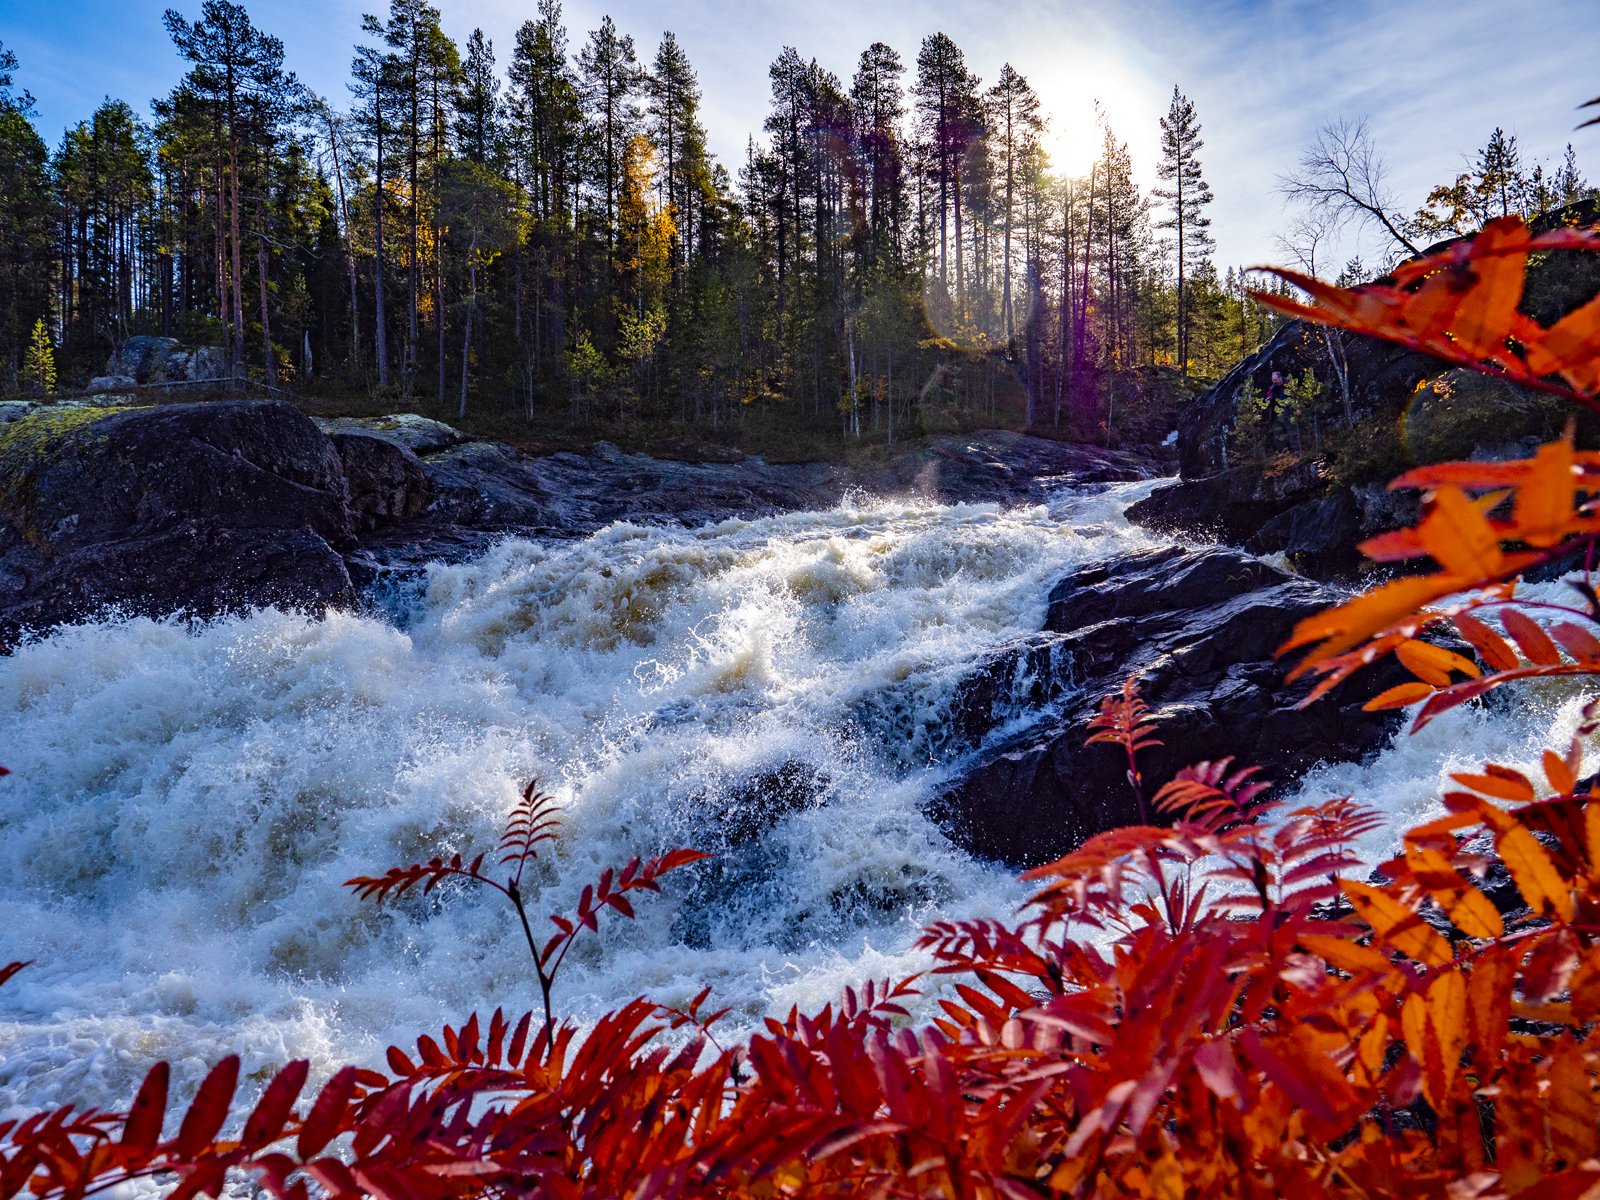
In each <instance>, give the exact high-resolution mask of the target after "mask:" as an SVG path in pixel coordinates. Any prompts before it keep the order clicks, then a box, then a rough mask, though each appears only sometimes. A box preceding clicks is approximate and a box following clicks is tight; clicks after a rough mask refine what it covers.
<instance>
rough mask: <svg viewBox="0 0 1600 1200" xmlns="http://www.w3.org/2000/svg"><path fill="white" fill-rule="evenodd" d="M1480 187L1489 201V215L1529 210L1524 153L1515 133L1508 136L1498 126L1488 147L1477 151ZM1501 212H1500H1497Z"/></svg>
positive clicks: (1507, 214) (1505, 214)
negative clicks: (1518, 146) (1523, 164)
mask: <svg viewBox="0 0 1600 1200" xmlns="http://www.w3.org/2000/svg"><path fill="white" fill-rule="evenodd" d="M1477 165H1478V187H1479V189H1480V190H1481V191H1482V193H1483V195H1484V197H1485V198H1486V200H1487V202H1488V203H1487V206H1486V207H1487V208H1488V209H1489V215H1490V216H1501V217H1504V216H1509V215H1510V214H1512V213H1521V212H1523V211H1525V209H1526V208H1527V188H1528V180H1527V176H1526V175H1525V174H1524V173H1523V170H1522V154H1521V151H1519V150H1518V149H1517V138H1516V135H1515V134H1512V135H1510V136H1507V134H1506V131H1505V130H1503V129H1501V128H1500V127H1499V126H1496V127H1495V131H1494V132H1493V133H1492V134H1490V135H1489V142H1488V145H1486V146H1484V148H1483V149H1482V150H1480V151H1478V164H1477ZM1496 210H1498V211H1496Z"/></svg>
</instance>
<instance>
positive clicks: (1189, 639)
mask: <svg viewBox="0 0 1600 1200" xmlns="http://www.w3.org/2000/svg"><path fill="white" fill-rule="evenodd" d="M1338 598H1339V597H1338V594H1337V593H1336V592H1334V591H1333V589H1331V588H1328V587H1325V586H1323V585H1320V584H1316V583H1312V582H1310V581H1308V580H1304V579H1298V578H1295V577H1294V576H1291V575H1288V574H1286V573H1284V572H1281V571H1278V570H1276V569H1275V568H1273V567H1271V566H1269V565H1268V564H1266V563H1264V562H1262V561H1260V560H1259V559H1256V558H1253V557H1251V556H1249V555H1246V554H1242V553H1240V552H1238V551H1234V550H1229V549H1224V548H1217V547H1210V548H1205V549H1201V550H1186V549H1182V548H1178V547H1168V548H1164V549H1159V550H1151V551H1147V552H1145V553H1142V554H1136V555H1130V556H1128V557H1126V558H1123V559H1119V560H1116V561H1114V562H1108V563H1100V564H1095V565H1093V566H1089V567H1085V568H1082V569H1080V570H1078V571H1076V572H1074V573H1073V574H1072V575H1070V576H1069V577H1067V578H1066V579H1064V580H1062V581H1061V583H1059V584H1058V585H1057V586H1056V588H1055V589H1054V591H1053V592H1052V593H1051V597H1050V607H1049V612H1048V615H1047V617H1046V620H1045V628H1044V630H1043V631H1042V632H1041V634H1040V635H1038V636H1037V637H1036V638H1033V639H1028V640H1026V641H1025V642H1024V643H1023V644H1021V645H1019V646H1017V647H1015V648H1014V651H1013V657H1014V658H1017V659H1019V660H1027V659H1028V658H1029V657H1032V658H1033V659H1034V660H1035V661H1036V662H1038V661H1040V660H1041V656H1048V661H1050V662H1052V663H1053V664H1055V665H1054V666H1053V667H1052V669H1051V670H1050V671H1049V672H1040V673H1038V674H1037V678H1039V679H1040V683H1039V688H1040V697H1041V700H1042V701H1043V702H1045V703H1047V704H1053V705H1054V708H1053V710H1052V711H1051V714H1050V715H1049V716H1047V717H1046V718H1045V719H1044V720H1042V721H1040V722H1039V723H1037V724H1035V725H1034V726H1032V727H1031V728H1029V729H1027V730H1026V731H1025V732H1022V733H1020V734H1017V735H1015V736H1012V737H1009V738H1002V739H1000V740H998V741H991V742H989V743H987V744H985V745H984V746H983V747H982V749H981V750H979V751H978V753H977V755H976V756H975V761H974V763H973V765H972V766H971V768H970V769H969V770H968V771H967V772H966V773H965V774H964V775H963V777H962V778H961V779H960V780H958V781H957V782H956V783H955V784H954V785H953V786H952V787H951V788H950V789H949V790H948V791H946V792H945V793H944V794H943V795H942V796H940V797H939V798H938V799H937V800H936V801H935V802H934V804H933V806H932V812H933V814H934V815H935V817H936V818H937V819H939V820H940V821H941V822H942V823H943V824H944V826H945V828H946V829H947V830H949V832H950V835H951V837H952V838H953V839H954V840H955V841H956V842H957V843H958V844H960V845H962V846H964V847H966V848H967V849H969V850H971V851H972V852H973V853H976V854H980V855H983V856H984V857H988V858H995V859H999V860H1001V861H1003V862H1006V863H1008V864H1010V865H1012V866H1018V867H1021V866H1030V865H1035V864H1038V863H1041V862H1047V861H1049V860H1051V859H1053V858H1057V857H1059V856H1060V855H1062V854H1064V853H1066V852H1067V851H1068V850H1071V849H1072V848H1073V847H1075V846H1077V845H1079V844H1081V843H1082V842H1083V841H1084V840H1085V839H1087V838H1089V837H1091V836H1093V835H1094V834H1096V833H1100V832H1102V831H1104V830H1106V829H1111V828H1115V827H1117V826H1120V825H1128V824H1133V823H1136V822H1138V821H1140V820H1141V816H1142V814H1141V813H1140V810H1139V806H1138V804H1137V802H1136V800H1135V799H1134V797H1133V795H1132V793H1131V790H1130V789H1129V787H1128V783H1127V779H1126V762H1125V759H1124V757H1123V755H1122V753H1121V751H1120V750H1119V749H1117V748H1116V747H1111V746H1106V745H1096V746H1085V745H1084V744H1083V740H1084V737H1085V734H1086V729H1087V725H1088V722H1089V720H1090V719H1091V718H1092V717H1093V715H1094V714H1095V712H1096V711H1098V708H1099V702H1100V699H1101V698H1102V697H1103V696H1105V695H1107V694H1109V693H1111V692H1113V691H1116V690H1118V689H1119V688H1120V687H1121V684H1122V681H1123V679H1124V678H1125V677H1126V676H1128V675H1130V674H1132V675H1136V676H1137V677H1138V678H1139V680H1140V684H1141V688H1142V691H1143V694H1144V696H1145V699H1146V701H1147V702H1148V703H1149V704H1150V706H1151V708H1152V710H1153V715H1154V717H1155V719H1156V721H1157V722H1158V723H1159V726H1160V737H1161V740H1162V742H1163V745H1162V746H1160V747H1156V748H1153V749H1152V750H1150V751H1148V752H1147V753H1146V754H1144V755H1143V756H1142V757H1141V762H1140V765H1141V768H1142V770H1143V772H1144V776H1145V778H1146V779H1147V780H1149V781H1151V784H1150V786H1149V789H1148V790H1150V791H1152V792H1153V791H1154V786H1155V785H1157V784H1159V783H1160V782H1162V781H1164V780H1166V779H1168V778H1170V777H1171V776H1172V774H1173V773H1175V772H1176V771H1177V770H1178V769H1179V768H1181V767H1183V766H1186V765H1188V764H1190V763H1193V762H1198V761H1202V760H1207V759H1217V758H1221V757H1224V756H1227V755H1232V756H1234V757H1235V758H1236V759H1237V761H1238V762H1239V763H1241V764H1245V763H1250V764H1255V765H1258V766H1260V767H1262V768H1263V770H1264V772H1265V774H1266V776H1267V777H1268V778H1272V779H1277V780H1287V779H1290V778H1293V777H1295V776H1298V775H1299V774H1300V773H1301V772H1303V771H1305V770H1306V769H1307V768H1308V767H1311V766H1313V765H1314V764H1316V763H1317V762H1319V761H1324V760H1327V761H1341V760H1347V759H1357V758H1361V757H1363V756H1365V755H1366V754H1368V753H1370V752H1372V751H1374V750H1377V749H1378V748H1379V747H1380V746H1382V745H1383V744H1384V743H1385V742H1386V741H1387V739H1388V737H1389V736H1390V734H1391V733H1392V732H1393V731H1394V729H1395V726H1396V718H1395V717H1394V716H1393V715H1392V714H1373V713H1365V712H1362V711H1361V703H1362V701H1364V700H1366V699H1367V698H1369V697H1370V696H1371V695H1373V694H1375V693H1376V692H1377V691H1379V690H1381V689H1382V688H1383V687H1384V686H1388V684H1389V683H1390V682H1392V680H1391V679H1390V678H1389V676H1388V674H1387V673H1386V672H1385V671H1384V670H1374V671H1370V672H1367V673H1366V674H1365V675H1364V676H1360V677H1358V678H1357V679H1356V680H1354V681H1352V682H1351V683H1350V684H1348V685H1346V686H1345V688H1344V689H1341V690H1340V691H1336V692H1335V693H1334V695H1332V696H1330V697H1327V698H1324V699H1323V700H1321V701H1319V702H1318V703H1317V704H1316V705H1315V706H1314V707H1313V708H1310V709H1307V710H1299V709H1296V708H1295V704H1296V703H1297V702H1298V700H1299V699H1300V698H1301V697H1302V696H1303V695H1304V694H1305V691H1306V690H1307V689H1306V685H1305V684H1304V683H1300V684H1297V685H1294V686H1288V685H1285V683H1284V682H1283V673H1284V668H1283V665H1282V664H1280V663H1279V662H1277V661H1276V660H1275V659H1274V658H1273V652H1274V650H1275V649H1276V648H1277V646H1278V645H1279V644H1281V642H1282V641H1283V639H1284V638H1285V637H1286V636H1287V635H1288V633H1289V631H1290V629H1291V628H1292V627H1293V626H1294V624H1295V622H1296V621H1298V620H1299V619H1300V618H1302V617H1304V616H1307V615H1309V614H1311V613H1313V612H1316V611H1319V610H1321V609H1323V608H1326V607H1327V606H1328V605H1329V604H1331V603H1334V602H1336V601H1337V599H1338ZM995 672H996V667H995V664H991V665H990V666H989V668H988V669H987V670H980V671H979V672H976V673H975V675H974V677H973V678H972V680H971V681H970V683H969V684H968V686H967V688H965V689H964V691H965V692H966V693H968V694H970V695H971V696H973V697H974V700H973V701H972V703H973V704H974V705H975V706H976V707H977V708H978V709H980V710H981V708H982V706H983V699H982V698H983V697H984V696H985V695H986V694H987V692H988V691H989V690H992V689H993V688H994V687H995V684H994V678H995ZM957 707H958V710H959V709H960V707H961V705H960V704H959V703H958V706H957Z"/></svg>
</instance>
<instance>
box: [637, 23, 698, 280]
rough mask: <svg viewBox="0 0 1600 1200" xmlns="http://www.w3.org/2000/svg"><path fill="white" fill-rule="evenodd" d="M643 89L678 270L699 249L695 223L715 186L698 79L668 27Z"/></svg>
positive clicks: (687, 57) (674, 263)
mask: <svg viewBox="0 0 1600 1200" xmlns="http://www.w3.org/2000/svg"><path fill="white" fill-rule="evenodd" d="M645 90H646V92H647V94H648V96H649V114H650V136H651V138H652V139H653V140H654V142H655V145H656V147H657V148H658V149H659V150H660V152H661V155H662V157H663V158H664V159H665V162H664V163H663V164H662V170H661V172H660V188H661V190H662V191H663V193H664V194H665V200H666V207H667V211H668V213H670V214H671V216H672V220H673V225H674V232H673V237H672V245H671V260H672V266H673V269H674V270H675V271H678V270H680V269H681V268H682V267H683V266H684V265H686V264H687V262H688V261H689V259H690V258H692V257H693V255H694V253H695V232H694V231H695V223H696V220H697V219H698V218H699V216H700V214H701V210H702V205H703V203H704V200H705V198H706V194H707V192H708V190H709V188H710V185H711V168H710V163H709V160H708V157H707V154H706V131H705V128H704V126H702V125H701V124H700V83H699V80H697V79H696V78H695V73H694V68H693V67H692V66H690V64H689V56H688V55H687V54H685V53H684V51H683V47H682V46H680V45H679V44H678V39H677V38H676V37H675V36H674V35H673V34H672V32H671V31H670V30H668V31H667V32H666V33H664V34H662V35H661V46H660V48H659V49H657V51H656V57H655V63H654V64H653V67H652V69H651V71H650V74H649V75H648V76H647V77H646V80H645Z"/></svg>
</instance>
